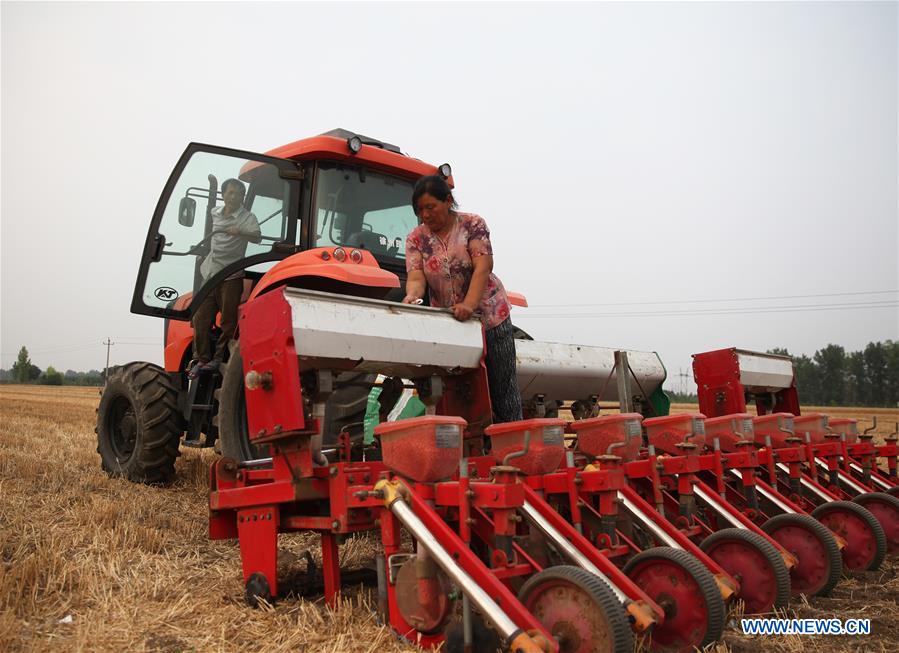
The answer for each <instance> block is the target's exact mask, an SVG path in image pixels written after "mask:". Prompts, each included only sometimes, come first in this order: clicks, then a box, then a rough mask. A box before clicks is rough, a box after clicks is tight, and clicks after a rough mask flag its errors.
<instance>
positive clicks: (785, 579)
mask: <svg viewBox="0 0 899 653" xmlns="http://www.w3.org/2000/svg"><path fill="white" fill-rule="evenodd" d="M700 548H701V549H702V550H703V551H704V552H705V553H706V554H708V556H709V557H710V558H711V559H712V560H714V561H715V562H717V563H718V564H719V565H721V568H722V569H724V571H726V572H727V573H728V574H730V575H731V576H733V577H734V578H736V579H737V580H738V581H739V583H740V593H739V594H738V596H739V598H740V599H742V600H743V603H744V605H745V606H746V607H745V611H746V614H766V613H768V612H773V611H774V608H783V607H785V606H786V605H787V603H788V602H789V600H790V572H789V571H788V570H787V565H786V563H785V562H784V560H783V557H781V555H780V553H779V552H778V551H777V548H776V547H775V546H774V545H773V544H771V542H769V541H768V540H766V539H765V538H764V537H762V536H761V535H759V534H758V533H754V532H753V531H750V530H747V529H745V528H725V529H723V530H720V531H717V532H715V533H712V534H711V535H709V536H708V537H707V538H705V540H703V542H702V544H701V545H700Z"/></svg>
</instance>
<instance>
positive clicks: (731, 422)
mask: <svg viewBox="0 0 899 653" xmlns="http://www.w3.org/2000/svg"><path fill="white" fill-rule="evenodd" d="M753 434H754V431H753V428H752V415H750V414H749V413H733V414H731V415H722V416H721V417H707V418H706V420H705V439H706V442H708V443H709V446H710V447H711V446H713V445H714V443H715V438H718V443H719V444H720V445H721V451H736V450H737V442H739V441H740V440H749V441H750V442H754V441H755V440H754V436H753Z"/></svg>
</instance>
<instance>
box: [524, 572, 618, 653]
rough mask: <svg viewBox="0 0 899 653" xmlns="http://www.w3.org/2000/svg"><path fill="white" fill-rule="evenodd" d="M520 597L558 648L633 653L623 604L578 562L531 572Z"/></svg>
mask: <svg viewBox="0 0 899 653" xmlns="http://www.w3.org/2000/svg"><path fill="white" fill-rule="evenodd" d="M518 599H519V600H520V601H521V603H522V604H523V605H524V607H525V608H527V610H528V612H530V613H531V614H532V615H534V616H535V617H536V618H537V621H539V622H540V623H541V624H542V625H543V627H544V628H546V630H547V631H549V634H550V635H552V636H553V637H554V638H555V639H556V641H557V642H558V643H559V653H594V652H595V653H602V652H606V651H608V652H610V653H631V652H632V651H633V650H634V637H633V634H632V633H631V629H630V626H629V625H628V621H627V618H626V616H625V613H624V608H623V607H622V605H621V603H620V602H619V601H618V599H617V598H616V596H615V594H614V593H613V592H612V590H611V588H610V587H609V586H608V585H606V583H605V581H603V580H602V579H601V578H599V577H598V576H596V575H595V574H592V573H590V572H589V571H587V570H585V569H581V568H580V567H571V566H567V565H560V566H558V567H548V568H546V569H544V570H543V571H541V572H539V573H537V574H534V575H533V576H531V577H530V578H529V579H528V580H527V582H525V584H524V585H522V586H521V590H519V592H518Z"/></svg>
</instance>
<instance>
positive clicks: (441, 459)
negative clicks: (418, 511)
mask: <svg viewBox="0 0 899 653" xmlns="http://www.w3.org/2000/svg"><path fill="white" fill-rule="evenodd" d="M467 424H468V422H466V421H465V420H464V419H462V418H461V417H455V416H450V415H425V416H424V417H412V418H410V419H402V420H399V421H396V422H384V423H383V424H378V425H377V426H376V427H375V435H376V436H377V437H378V438H380V440H381V454H382V456H383V459H384V464H385V465H387V467H388V468H390V469H391V470H393V471H394V472H396V473H397V474H399V475H400V476H403V477H405V478H408V479H411V480H413V481H417V482H419V483H436V482H437V481H442V480H444V479H448V478H450V477H452V476H453V475H454V474H455V473H456V471H457V470H458V469H459V459H460V458H461V457H462V432H463V430H464V429H465V427H466V426H467Z"/></svg>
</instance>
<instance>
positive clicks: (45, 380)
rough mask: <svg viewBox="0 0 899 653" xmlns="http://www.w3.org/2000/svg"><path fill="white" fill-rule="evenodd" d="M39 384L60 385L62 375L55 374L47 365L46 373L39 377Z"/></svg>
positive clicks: (52, 368)
mask: <svg viewBox="0 0 899 653" xmlns="http://www.w3.org/2000/svg"><path fill="white" fill-rule="evenodd" d="M40 382H41V383H42V384H43V385H62V374H60V373H59V372H57V371H56V369H55V368H54V367H53V366H52V365H48V366H47V371H46V372H44V373H43V374H42V375H41V378H40Z"/></svg>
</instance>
